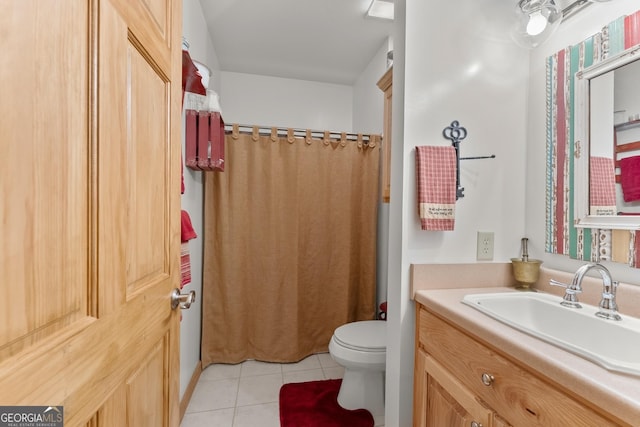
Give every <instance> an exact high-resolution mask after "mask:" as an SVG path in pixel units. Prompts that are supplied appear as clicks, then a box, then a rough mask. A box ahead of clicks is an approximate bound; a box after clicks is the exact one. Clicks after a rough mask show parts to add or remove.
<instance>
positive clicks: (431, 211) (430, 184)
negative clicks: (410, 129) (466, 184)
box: [416, 146, 457, 230]
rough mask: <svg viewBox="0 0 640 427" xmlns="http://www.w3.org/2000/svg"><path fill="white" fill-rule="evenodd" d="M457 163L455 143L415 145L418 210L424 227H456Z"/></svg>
mask: <svg viewBox="0 0 640 427" xmlns="http://www.w3.org/2000/svg"><path fill="white" fill-rule="evenodd" d="M456 167H457V166H456V149H455V148H454V147H453V146H437V147H433V146H422V147H416V178H417V187H418V213H419V215H420V223H421V226H422V229H423V230H453V226H454V223H455V206H456Z"/></svg>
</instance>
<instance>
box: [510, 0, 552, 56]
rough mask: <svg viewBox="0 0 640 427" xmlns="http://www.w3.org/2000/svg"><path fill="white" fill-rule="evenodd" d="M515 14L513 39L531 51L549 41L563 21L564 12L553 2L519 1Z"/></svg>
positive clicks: (540, 0)
mask: <svg viewBox="0 0 640 427" xmlns="http://www.w3.org/2000/svg"><path fill="white" fill-rule="evenodd" d="M515 12H516V22H515V24H514V27H513V30H512V36H513V39H514V40H515V42H516V43H517V44H519V45H520V46H522V47H526V48H529V49H531V48H534V47H536V46H538V45H540V44H541V43H542V42H544V41H545V40H547V39H548V38H549V36H551V34H553V33H554V32H555V30H556V29H557V28H558V26H559V25H560V22H561V21H562V10H560V8H559V7H558V6H557V5H556V4H555V2H554V1H553V0H519V1H518V5H517V6H516V11H515Z"/></svg>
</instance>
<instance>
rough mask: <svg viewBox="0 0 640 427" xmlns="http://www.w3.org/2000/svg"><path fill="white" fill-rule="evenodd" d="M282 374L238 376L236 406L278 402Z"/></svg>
mask: <svg viewBox="0 0 640 427" xmlns="http://www.w3.org/2000/svg"><path fill="white" fill-rule="evenodd" d="M282 384H283V382H282V374H273V375H257V376H251V377H244V378H240V385H239V387H238V400H237V406H246V405H257V404H261V403H272V402H278V398H279V396H280V387H282Z"/></svg>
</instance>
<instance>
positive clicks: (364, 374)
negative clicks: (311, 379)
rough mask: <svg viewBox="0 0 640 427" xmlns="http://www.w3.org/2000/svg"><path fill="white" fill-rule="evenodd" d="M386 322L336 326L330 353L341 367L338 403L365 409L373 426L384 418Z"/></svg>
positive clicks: (368, 321) (347, 407)
mask: <svg viewBox="0 0 640 427" xmlns="http://www.w3.org/2000/svg"><path fill="white" fill-rule="evenodd" d="M386 323H387V322H385V321H383V320H365V321H361V322H353V323H347V324H346V325H342V326H340V327H339V328H337V329H336V330H335V331H334V333H333V337H331V342H330V343H329V353H330V354H331V357H332V358H333V360H335V361H336V362H337V363H338V364H340V365H341V366H343V367H344V376H343V378H342V385H341V386H340V393H339V394H338V404H339V405H340V406H342V407H343V408H345V409H366V410H368V411H369V412H371V415H373V418H374V420H375V421H376V425H378V424H379V422H380V421H384V373H385V367H386V359H387V325H386Z"/></svg>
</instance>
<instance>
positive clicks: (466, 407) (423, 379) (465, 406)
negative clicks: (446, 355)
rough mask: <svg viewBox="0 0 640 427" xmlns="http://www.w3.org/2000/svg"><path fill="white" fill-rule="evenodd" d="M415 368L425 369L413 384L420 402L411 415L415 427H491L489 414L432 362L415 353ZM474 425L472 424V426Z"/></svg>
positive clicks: (489, 412)
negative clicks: (415, 383) (416, 386)
mask: <svg viewBox="0 0 640 427" xmlns="http://www.w3.org/2000/svg"><path fill="white" fill-rule="evenodd" d="M417 359H419V361H418V360H417V361H416V365H421V366H423V367H424V368H423V369H422V370H421V371H420V374H419V376H418V377H417V379H416V382H417V383H419V385H418V388H421V389H422V390H418V392H417V393H416V396H417V398H419V399H421V402H416V403H417V405H416V407H418V408H420V410H419V412H421V413H418V414H414V426H421V427H441V426H449V427H457V426H459V427H469V426H471V425H477V426H478V427H482V426H483V427H490V426H491V422H492V415H493V414H492V411H491V410H490V409H487V408H486V407H484V406H483V405H482V404H481V403H480V402H479V400H478V399H477V398H476V397H475V396H474V395H473V394H472V393H471V392H469V390H467V389H466V388H465V387H464V386H463V385H462V384H461V383H460V382H459V381H458V380H457V379H456V378H454V377H453V376H452V375H451V374H450V373H448V372H447V371H445V370H444V368H442V366H441V365H440V364H438V363H437V362H436V361H435V360H434V359H433V358H431V357H430V356H429V355H427V354H426V353H424V352H423V351H421V350H420V351H418V353H417ZM474 422H475V423H476V424H473V423H474Z"/></svg>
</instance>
